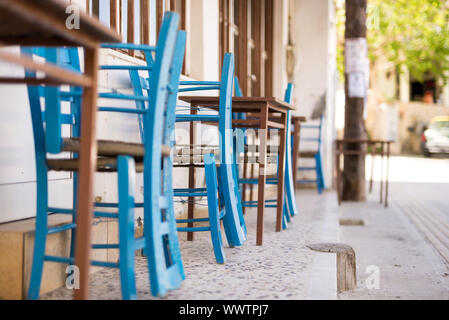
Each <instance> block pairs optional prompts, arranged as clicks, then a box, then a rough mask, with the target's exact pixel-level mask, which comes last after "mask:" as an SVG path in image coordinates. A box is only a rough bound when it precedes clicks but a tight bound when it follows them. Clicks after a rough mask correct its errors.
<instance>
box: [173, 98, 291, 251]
mask: <svg viewBox="0 0 449 320" xmlns="http://www.w3.org/2000/svg"><path fill="white" fill-rule="evenodd" d="M180 99H181V100H183V101H186V102H188V103H190V105H191V107H192V111H191V112H196V110H195V107H207V106H217V105H218V103H219V97H213V96H210V97H209V96H183V97H180ZM215 110H216V109H215ZM289 110H295V107H294V106H292V105H290V104H288V103H286V102H284V101H281V100H279V99H277V98H272V97H233V98H232V112H239V113H246V114H247V119H246V120H232V123H233V128H247V129H248V128H254V129H258V135H259V139H260V146H259V159H258V164H259V175H258V201H257V233H256V244H257V245H262V244H263V227H264V226H263V217H264V212H265V184H266V165H267V147H268V146H267V137H268V130H269V129H272V128H274V129H279V136H280V141H279V143H280V148H279V167H278V174H279V175H278V179H279V182H278V189H277V208H276V232H280V231H281V230H282V210H283V204H284V202H283V201H284V172H285V170H284V167H285V143H286V127H287V111H289ZM193 125H194V124H193V123H191V127H190V128H191V129H190V130H191V131H190V143H191V144H194V143H195V142H194V134H193V133H194V129H193V128H194V127H193ZM193 174H194V170H193V168H192V169H191V170H190V171H189V188H194V187H195V185H194V183H195V181H194V178H193V179H192V176H193ZM188 214H191V215H192V217H193V210H192V212H191V213H188ZM189 219H191V218H190V216H189Z"/></svg>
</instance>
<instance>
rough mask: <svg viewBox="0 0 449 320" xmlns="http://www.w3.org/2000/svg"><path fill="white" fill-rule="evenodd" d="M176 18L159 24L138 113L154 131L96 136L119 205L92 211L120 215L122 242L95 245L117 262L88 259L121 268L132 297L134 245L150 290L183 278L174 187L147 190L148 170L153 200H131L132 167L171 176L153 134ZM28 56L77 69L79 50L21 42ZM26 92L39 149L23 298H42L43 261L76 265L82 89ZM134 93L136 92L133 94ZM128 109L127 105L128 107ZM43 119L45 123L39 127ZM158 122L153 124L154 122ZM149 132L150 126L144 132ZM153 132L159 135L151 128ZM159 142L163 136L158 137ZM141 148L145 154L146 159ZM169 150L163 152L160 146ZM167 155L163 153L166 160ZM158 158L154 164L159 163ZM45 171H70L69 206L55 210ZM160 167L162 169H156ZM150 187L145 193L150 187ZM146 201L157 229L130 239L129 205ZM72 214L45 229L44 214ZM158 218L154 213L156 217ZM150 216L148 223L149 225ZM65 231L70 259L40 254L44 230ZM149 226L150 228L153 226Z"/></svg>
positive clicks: (101, 165) (125, 292)
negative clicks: (134, 136) (67, 129)
mask: <svg viewBox="0 0 449 320" xmlns="http://www.w3.org/2000/svg"><path fill="white" fill-rule="evenodd" d="M178 21H179V18H178V17H177V15H176V14H167V15H166V17H165V18H164V22H163V26H162V29H161V34H160V40H159V44H158V46H157V48H151V50H154V51H156V59H155V64H154V76H152V81H151V87H152V88H153V90H152V92H156V93H158V94H154V95H153V96H152V97H151V98H148V99H147V100H149V105H150V107H149V108H148V110H150V111H148V112H142V113H140V114H142V115H143V125H144V126H145V127H149V126H152V131H153V135H152V136H151V137H150V138H149V139H147V141H149V143H147V144H145V145H141V144H129V143H121V142H111V141H98V155H99V158H98V160H97V163H98V164H97V171H99V172H114V171H117V173H118V174H117V175H118V203H95V207H96V210H95V212H94V215H95V217H99V218H116V219H118V221H119V243H118V244H94V245H92V248H93V249H119V256H120V259H119V262H118V263H113V262H105V261H92V265H94V266H100V267H112V268H119V269H120V275H121V287H122V296H123V298H124V299H135V298H136V296H137V295H136V286H135V276H134V272H135V271H134V256H135V250H138V249H141V248H145V249H146V250H147V252H151V253H152V254H151V255H149V259H148V260H149V261H148V262H149V272H150V280H151V288H152V293H153V295H164V294H165V293H166V292H167V290H169V289H174V288H177V287H179V285H180V282H181V281H182V280H183V279H184V271H183V267H182V261H181V259H180V253H179V245H178V242H177V241H178V240H177V234H176V224H175V221H174V214H173V205H172V203H173V201H172V194H173V190H172V189H171V185H170V184H167V185H166V188H161V187H160V186H159V187H158V188H156V189H157V190H154V188H153V189H152V188H147V187H146V186H147V185H149V184H150V182H153V181H154V180H156V181H157V177H155V176H151V177H149V179H148V178H146V177H147V176H150V173H148V172H147V171H151V170H147V169H146V170H145V172H144V174H145V178H146V179H145V184H146V186H145V191H146V194H145V199H151V200H152V199H157V200H158V201H156V202H157V204H156V205H155V204H154V203H152V202H151V201H145V202H144V203H136V202H135V201H134V192H135V191H134V188H135V175H136V171H142V170H144V168H152V167H154V168H157V169H158V170H157V171H158V174H159V180H160V175H164V178H165V177H167V176H169V175H170V174H171V171H170V166H168V167H167V168H168V169H166V168H162V170H161V162H162V158H161V157H162V156H161V154H162V150H163V145H162V143H161V141H159V139H158V138H160V137H161V136H163V134H162V132H163V129H164V128H163V123H164V122H166V121H164V117H163V115H164V113H165V107H166V105H167V104H166V99H167V95H166V94H165V92H166V91H167V88H168V87H169V84H168V82H169V80H171V77H170V76H169V75H170V73H174V74H175V73H176V72H169V70H170V67H171V66H172V65H173V64H174V60H173V59H172V58H173V56H174V51H175V49H176V48H175V42H178V43H181V45H182V46H183V42H185V35H178V36H177V32H176V29H177V25H178ZM22 52H23V53H26V54H37V55H40V56H43V57H45V58H46V59H47V60H48V61H51V62H53V63H56V64H58V65H61V66H65V67H67V68H69V69H75V70H78V71H79V58H78V51H77V49H62V48H58V49H57V48H52V49H42V48H34V49H28V48H22ZM26 76H27V77H29V78H35V77H36V74H35V73H33V72H29V71H26ZM28 96H29V101H30V110H31V118H32V124H33V134H34V140H35V153H36V173H37V174H36V175H37V214H36V237H35V249H34V255H33V268H32V274H31V281H30V287H29V292H28V298H30V299H37V298H38V297H39V291H40V284H41V278H42V269H43V264H44V261H52V262H59V263H67V264H73V262H74V258H73V256H74V254H73V243H74V238H75V237H76V224H75V221H76V216H75V214H76V202H75V199H76V188H77V174H76V172H77V170H78V162H77V153H78V152H79V139H77V138H78V137H79V120H80V112H81V108H80V106H81V103H80V97H81V89H80V88H74V87H70V89H69V90H68V91H64V90H63V89H62V88H61V87H38V86H29V87H28ZM41 98H44V99H45V112H44V113H42V111H41V110H42V106H41V100H42V99H41ZM137 98H138V99H139V98H140V97H137ZM61 101H69V102H70V106H71V108H70V113H69V114H64V113H62V112H61ZM125 112H126V111H125ZM44 123H45V127H44ZM155 123H157V125H155ZM63 124H64V125H70V126H71V128H72V129H71V136H72V137H71V138H63V137H62V135H61V127H62V125H63ZM147 131H151V130H147ZM155 133H156V134H155ZM162 142H163V141H162ZM61 152H72V153H73V155H74V156H73V158H64V159H47V153H53V154H59V153H61ZM144 154H145V155H146V156H145V157H144ZM165 154H166V155H167V152H165ZM167 158H169V157H164V161H165V162H166V161H169V160H166V159H167ZM156 163H157V165H156ZM49 171H72V172H74V183H73V185H74V187H73V193H74V196H73V199H74V203H73V209H67V208H54V207H50V206H49V205H48V172H49ZM161 172H162V173H161ZM147 189H149V191H147ZM105 207H106V208H116V209H117V211H118V212H116V213H111V212H109V211H107V212H106V211H101V210H98V208H105ZM135 207H144V219H145V221H146V222H147V223H146V224H145V226H146V227H147V228H151V225H152V224H151V222H150V221H151V220H156V221H158V226H157V232H153V229H154V228H152V229H150V230H148V231H149V232H146V233H145V236H144V237H141V238H137V239H135V238H134V208H135ZM53 213H58V214H69V215H72V223H69V224H65V225H60V226H56V227H52V228H48V226H47V220H48V215H49V214H53ZM155 217H156V218H155ZM148 222H150V223H148ZM65 230H72V248H71V253H70V257H56V256H49V255H45V243H46V237H47V235H48V234H52V233H57V232H61V231H65ZM150 231H151V232H150Z"/></svg>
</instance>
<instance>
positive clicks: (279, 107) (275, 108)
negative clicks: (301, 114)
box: [179, 96, 296, 112]
mask: <svg viewBox="0 0 449 320" xmlns="http://www.w3.org/2000/svg"><path fill="white" fill-rule="evenodd" d="M179 99H180V100H182V101H185V102H189V103H194V104H196V105H199V106H201V105H205V106H206V105H209V104H218V102H219V97H217V96H181V97H179ZM264 103H268V105H269V107H270V110H269V112H286V111H288V110H296V107H295V106H293V105H291V104H289V103H287V102H285V101H282V100H279V99H278V98H274V97H232V112H254V111H255V110H256V109H258V108H259V107H260V104H264Z"/></svg>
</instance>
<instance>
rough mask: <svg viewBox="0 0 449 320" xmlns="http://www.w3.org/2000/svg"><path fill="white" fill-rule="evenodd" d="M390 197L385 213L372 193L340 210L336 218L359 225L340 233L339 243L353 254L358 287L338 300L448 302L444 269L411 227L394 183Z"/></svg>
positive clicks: (448, 271) (448, 275) (409, 207)
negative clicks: (366, 199)
mask: <svg viewBox="0 0 449 320" xmlns="http://www.w3.org/2000/svg"><path fill="white" fill-rule="evenodd" d="M390 196H391V197H390V199H391V201H390V204H391V205H390V206H389V207H388V208H387V209H385V208H383V206H381V205H380V204H379V202H378V201H379V199H378V190H373V193H372V194H370V195H369V196H368V201H367V202H366V203H346V202H345V203H343V205H342V206H341V208H340V212H339V215H340V218H343V219H361V220H363V222H364V224H365V225H364V226H341V227H340V240H341V241H342V242H344V243H346V244H348V245H351V246H352V247H353V248H354V250H355V252H356V261H357V282H358V284H357V288H356V289H355V290H353V291H351V292H345V293H342V294H340V295H339V299H449V268H448V266H447V265H446V264H445V262H444V259H443V258H442V256H441V255H440V254H439V253H438V251H437V250H435V247H433V245H432V244H431V243H430V242H429V241H428V239H427V238H426V236H425V235H424V234H423V233H422V232H421V231H420V229H419V228H417V226H416V225H415V224H414V223H413V222H412V221H413V219H411V217H410V214H411V212H412V211H414V210H416V209H417V207H416V205H414V203H415V202H414V200H413V199H410V198H408V200H407V196H406V195H405V194H404V193H402V192H401V189H400V187H399V186H398V185H395V184H394V183H393V184H392V188H391V193H390ZM404 204H406V206H404ZM421 214H423V212H421ZM376 277H377V279H376Z"/></svg>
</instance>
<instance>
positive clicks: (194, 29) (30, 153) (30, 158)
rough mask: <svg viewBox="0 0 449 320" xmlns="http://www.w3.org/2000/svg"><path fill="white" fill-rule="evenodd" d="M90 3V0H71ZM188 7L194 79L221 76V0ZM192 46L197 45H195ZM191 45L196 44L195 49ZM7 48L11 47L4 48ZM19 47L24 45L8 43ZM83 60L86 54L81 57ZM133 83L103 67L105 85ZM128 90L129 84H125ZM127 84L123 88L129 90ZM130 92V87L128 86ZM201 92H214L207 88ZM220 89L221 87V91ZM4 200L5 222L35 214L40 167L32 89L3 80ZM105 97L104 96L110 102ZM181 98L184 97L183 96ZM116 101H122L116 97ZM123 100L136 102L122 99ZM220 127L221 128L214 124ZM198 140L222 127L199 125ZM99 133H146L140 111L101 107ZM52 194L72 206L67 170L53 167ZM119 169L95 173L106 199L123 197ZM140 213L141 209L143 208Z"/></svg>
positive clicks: (130, 137) (0, 196)
mask: <svg viewBox="0 0 449 320" xmlns="http://www.w3.org/2000/svg"><path fill="white" fill-rule="evenodd" d="M67 2H71V3H76V4H78V5H80V7H81V8H82V9H85V1H84V0H71V1H70V0H67ZM188 2H190V4H191V7H190V8H187V15H188V17H187V33H188V43H187V50H188V52H187V56H188V58H189V57H190V59H189V61H188V71H190V77H189V78H190V79H199V80H218V77H219V65H220V64H219V61H218V59H219V49H218V38H219V35H218V32H219V29H218V28H219V26H218V16H219V11H218V0H188ZM190 48H193V50H191V49H190ZM189 49H190V50H189ZM2 50H5V49H2ZM6 50H12V51H14V52H15V53H18V48H12V49H6ZM81 60H82V57H81ZM141 63H143V62H142V61H141V60H138V59H135V58H132V57H129V56H127V55H124V54H121V53H118V52H116V51H113V50H102V51H101V55H100V64H141ZM0 74H2V75H8V76H17V77H23V69H21V68H17V67H14V66H12V65H9V64H2V63H0ZM113 87H114V88H127V87H128V88H129V87H130V83H129V77H128V75H127V74H126V72H125V73H124V72H121V71H111V72H109V71H108V72H101V73H100V87H99V90H100V91H108V89H109V88H113ZM123 90H124V89H123ZM123 90H122V91H123ZM124 92H126V90H125V91H124ZM201 94H213V93H207V92H202V93H201ZM215 94H216V92H215ZM0 96H1V97H2V99H1V102H0V134H1V135H0V137H1V139H0V203H1V204H2V212H1V214H0V223H3V222H8V221H14V220H20V219H25V218H29V217H33V216H35V206H36V205H35V203H36V184H35V180H36V173H35V164H34V142H33V133H32V127H31V118H30V113H29V103H28V98H27V89H26V86H24V85H15V86H5V85H1V86H0ZM105 103H106V102H105V101H101V100H100V101H99V105H102V104H103V105H104V104H105ZM178 104H182V102H180V101H178ZM114 105H117V103H116V102H114ZM121 106H132V105H130V104H129V103H126V102H125V103H122V105H121ZM214 129H215V130H214ZM196 135H197V141H198V142H201V139H203V141H211V142H212V143H215V144H218V134H217V132H216V128H210V127H208V126H198V127H197V130H196ZM97 137H98V138H99V139H115V140H124V141H130V142H138V141H139V139H140V135H139V131H138V125H137V118H136V116H135V115H124V114H114V113H99V114H98V120H97ZM176 139H177V142H178V143H186V142H187V141H188V126H186V125H185V124H179V125H177V127H176ZM197 172H198V177H197V184H198V185H201V184H202V182H203V180H204V178H203V176H204V173H203V170H197ZM174 176H175V181H174V185H175V187H185V186H187V181H188V179H187V177H188V175H187V170H186V169H175V174H174ZM49 178H50V179H51V182H50V184H49V198H50V199H49V200H50V202H49V203H50V205H52V206H61V207H71V205H72V191H71V188H72V180H71V175H70V174H67V173H50V175H49ZM116 180H117V178H116V175H115V174H103V173H97V174H96V176H95V188H94V190H95V194H94V196H95V197H101V199H102V201H116V200H117V184H116ZM137 183H138V185H137V188H136V193H137V201H141V200H142V194H143V188H142V176H141V175H138V177H137ZM175 207H176V211H177V212H178V213H180V212H182V211H183V209H184V206H183V205H179V204H178V205H176V206H175ZM138 214H139V213H138Z"/></svg>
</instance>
